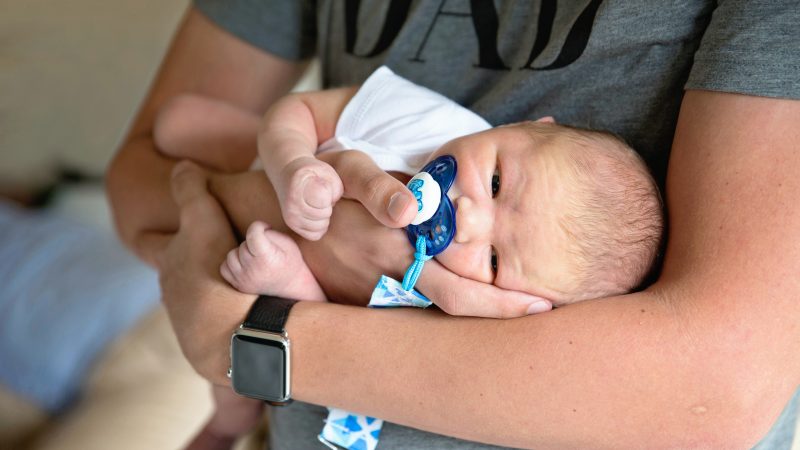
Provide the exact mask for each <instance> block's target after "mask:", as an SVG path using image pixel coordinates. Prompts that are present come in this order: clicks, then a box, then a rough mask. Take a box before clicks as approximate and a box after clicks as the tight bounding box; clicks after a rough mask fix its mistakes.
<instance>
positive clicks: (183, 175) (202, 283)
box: [157, 162, 256, 384]
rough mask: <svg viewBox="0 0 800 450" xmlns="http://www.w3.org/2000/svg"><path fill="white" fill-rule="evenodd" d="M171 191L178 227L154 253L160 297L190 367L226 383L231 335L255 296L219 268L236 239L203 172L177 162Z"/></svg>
mask: <svg viewBox="0 0 800 450" xmlns="http://www.w3.org/2000/svg"><path fill="white" fill-rule="evenodd" d="M172 195H173V199H174V200H175V203H176V204H177V206H178V208H179V210H180V227H179V229H178V232H177V233H176V234H175V235H174V236H173V237H172V239H171V240H170V241H169V243H168V244H167V245H166V247H165V248H164V251H163V252H161V253H160V255H159V256H158V257H157V266H158V268H159V274H160V278H159V279H160V283H161V293H162V300H163V302H164V305H165V306H166V309H167V313H168V314H169V317H170V321H171V322H172V328H173V330H174V331H175V334H176V335H177V337H178V342H179V343H180V346H181V350H183V353H184V355H185V356H186V358H187V359H188V360H189V362H190V363H191V364H192V366H193V367H194V369H195V370H196V371H197V372H198V373H199V374H200V375H201V376H203V377H204V378H206V379H208V380H209V381H211V382H213V383H216V384H228V378H227V376H226V372H227V369H228V366H229V364H230V360H229V350H228V345H229V342H230V336H231V333H232V332H233V331H234V330H235V329H236V327H237V326H238V325H239V324H240V323H241V322H242V320H243V319H244V317H245V315H246V314H247V311H248V310H249V309H250V306H251V305H252V303H253V302H254V301H255V298H256V296H254V295H249V294H242V293H240V292H238V291H236V290H234V289H233V288H231V287H230V286H229V285H228V284H227V283H226V282H225V281H224V280H223V279H222V276H221V275H220V273H219V265H220V262H221V261H222V260H223V259H224V258H225V255H226V254H227V252H228V251H229V250H230V249H232V248H234V247H235V246H236V240H235V238H234V235H233V231H232V230H231V226H230V224H229V223H228V220H227V218H226V216H225V212H224V211H223V210H222V208H221V207H220V205H219V203H218V202H217V200H216V199H215V198H214V197H212V196H211V195H210V194H209V192H208V189H207V177H206V174H205V173H204V172H203V171H202V170H201V169H200V168H199V167H197V166H196V165H194V164H192V163H189V162H181V163H179V164H178V165H177V166H175V169H174V170H173V172H172Z"/></svg>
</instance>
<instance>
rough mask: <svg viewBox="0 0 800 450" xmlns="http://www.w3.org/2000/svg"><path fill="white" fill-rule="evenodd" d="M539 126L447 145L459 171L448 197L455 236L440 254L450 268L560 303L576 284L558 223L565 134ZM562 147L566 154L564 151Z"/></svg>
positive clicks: (441, 151) (443, 150) (564, 196)
mask: <svg viewBox="0 0 800 450" xmlns="http://www.w3.org/2000/svg"><path fill="white" fill-rule="evenodd" d="M539 126H545V127H547V126H550V127H554V126H558V125H554V124H538V125H536V126H534V127H532V128H533V130H534V131H533V135H532V134H531V131H529V130H531V127H528V130H526V129H524V128H523V127H522V126H519V125H512V126H505V127H499V128H493V129H491V130H487V131H484V132H482V133H477V134H473V135H469V136H465V137H463V138H459V139H456V140H453V141H451V142H448V143H447V144H445V145H443V146H442V147H441V148H440V149H439V150H437V151H436V152H435V153H434V154H433V155H432V156H431V159H433V158H436V157H437V156H440V155H452V156H454V157H455V158H456V161H457V162H458V172H457V175H456V180H455V182H454V183H453V187H452V188H451V189H450V191H449V193H448V195H449V196H450V198H451V199H452V200H453V204H454V206H455V209H456V235H455V237H454V239H453V242H452V243H451V244H450V246H449V247H448V248H447V249H446V250H445V251H444V252H443V253H441V254H439V255H438V256H437V257H436V259H437V260H438V261H439V262H440V263H441V264H442V265H444V266H445V267H447V268H448V269H449V270H450V271H452V272H454V273H456V274H458V275H460V276H463V277H466V278H470V279H473V280H477V281H482V282H486V283H494V284H495V285H497V286H498V287H501V288H504V289H510V290H516V291H524V292H528V293H531V294H534V295H538V296H541V297H545V298H547V299H550V300H552V301H553V302H554V303H556V304H558V303H559V300H561V299H564V298H566V297H567V294H568V293H569V292H570V287H571V286H572V285H573V282H572V280H573V275H572V274H571V273H570V267H571V265H570V264H568V253H567V250H566V245H565V244H566V242H567V241H566V239H567V236H566V235H565V233H564V231H563V230H562V229H561V228H560V227H559V225H558V220H557V219H558V217H559V212H560V211H562V209H563V208H562V204H563V202H564V201H565V200H568V196H567V191H566V190H565V188H566V187H567V186H568V185H569V180H568V175H567V170H566V169H567V164H566V159H565V158H564V156H563V145H564V142H563V141H564V140H563V139H561V140H560V139H557V138H553V136H552V133H550V134H547V135H545V134H543V135H542V136H540V137H538V138H537V136H536V133H535V129H536V128H537V127H539ZM559 146H562V147H561V150H562V151H559Z"/></svg>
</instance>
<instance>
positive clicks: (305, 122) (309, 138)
mask: <svg viewBox="0 0 800 450" xmlns="http://www.w3.org/2000/svg"><path fill="white" fill-rule="evenodd" d="M356 90H357V88H355V87H350V88H340V89H331V90H325V91H317V92H307V93H298V94H291V95H288V96H286V97H284V98H282V99H281V100H279V101H278V102H276V103H275V104H274V105H273V106H272V107H271V108H270V109H269V111H267V113H266V114H265V116H264V120H263V122H262V125H261V129H260V130H259V132H258V155H259V157H260V159H261V162H262V164H263V166H264V171H265V172H266V174H267V177H268V178H269V180H270V182H271V183H272V185H273V186H274V188H275V192H276V193H277V195H278V201H279V203H280V206H281V212H282V214H283V217H284V220H285V222H286V225H287V226H288V227H289V228H291V229H292V230H293V231H294V232H296V233H297V234H299V235H300V236H302V237H304V238H306V239H309V240H317V239H319V238H320V237H322V235H323V234H324V233H325V231H326V230H327V229H328V223H329V219H330V216H331V212H332V207H333V204H334V203H336V202H337V201H338V200H339V198H341V196H342V192H343V188H342V182H341V180H340V179H339V176H338V175H337V174H336V172H335V171H334V170H333V168H331V167H330V166H329V165H328V164H326V163H324V162H322V161H319V160H318V159H317V158H316V157H315V156H314V155H315V154H316V152H317V147H318V146H319V145H320V144H321V143H322V142H325V141H326V140H328V139H330V138H331V137H333V135H334V132H335V131H336V122H337V121H338V119H339V116H340V115H341V113H342V110H343V109H344V107H345V105H346V104H347V102H348V101H349V100H350V99H351V98H352V97H353V95H355V93H356Z"/></svg>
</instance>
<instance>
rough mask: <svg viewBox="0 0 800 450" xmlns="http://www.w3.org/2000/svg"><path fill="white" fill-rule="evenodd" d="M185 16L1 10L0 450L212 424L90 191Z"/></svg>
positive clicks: (2, 3)
mask: <svg viewBox="0 0 800 450" xmlns="http://www.w3.org/2000/svg"><path fill="white" fill-rule="evenodd" d="M187 6H188V1H187V0H137V1H111V2H109V1H99V0H71V1H68V2H59V1H54V0H25V1H20V0H0V285H2V286H3V289H2V290H0V449H55V448H58V449H82V450H85V449H109V448H114V449H143V448H147V449H162V448H163V449H174V448H179V447H181V446H182V445H183V444H185V443H186V441H187V440H188V439H189V438H190V437H191V436H192V435H193V433H194V432H195V431H197V429H198V428H199V427H200V425H201V424H202V423H203V422H204V421H205V419H206V418H207V417H208V414H210V411H211V400H210V392H209V388H208V384H207V383H206V382H205V381H203V380H202V379H200V378H199V376H197V375H196V374H195V373H194V371H193V370H192V369H191V367H189V365H188V364H187V363H186V362H185V360H184V359H183V356H182V355H181V353H180V349H179V348H178V346H177V342H176V341H175V339H174V337H173V335H172V331H171V329H170V328H169V323H168V320H167V318H166V315H165V314H164V311H163V309H162V308H161V307H160V304H159V299H158V283H157V277H156V274H155V273H154V272H153V271H152V270H150V269H149V268H147V267H146V266H144V265H143V264H141V263H140V262H138V261H137V260H136V259H134V258H133V257H132V256H130V255H129V254H128V252H127V251H126V250H125V249H124V248H122V247H121V245H120V244H119V243H118V242H117V240H116V237H115V236H114V234H113V231H112V229H111V225H110V220H109V214H108V208H107V206H106V201H105V196H104V193H103V181H102V177H103V172H104V170H105V167H106V165H107V164H108V162H109V161H110V159H111V157H112V155H113V153H114V151H115V150H116V147H117V145H118V144H119V142H120V140H121V139H122V137H123V135H124V134H125V132H126V129H127V127H128V124H129V123H130V121H131V119H132V117H133V114H134V113H135V111H136V109H137V107H138V104H139V102H140V101H141V100H142V99H143V97H144V95H145V93H146V90H147V88H148V85H149V83H150V81H151V79H152V78H153V76H154V74H155V72H156V70H157V68H158V64H159V62H160V60H161V58H162V56H163V54H164V52H165V50H166V47H167V45H168V43H169V40H170V38H171V36H172V33H173V32H174V30H175V27H176V26H177V24H178V22H179V21H180V19H181V17H182V15H183V13H184V11H185V9H186V8H187ZM311 72H312V73H311V74H309V75H308V76H307V77H306V78H305V79H304V81H302V82H301V84H300V85H299V86H298V89H307V88H308V87H309V86H314V85H315V84H316V75H315V74H314V69H312V70H311ZM254 440H257V437H255V438H253V437H251V439H250V441H251V442H252V441H254ZM241 446H247V444H241V445H240V447H241Z"/></svg>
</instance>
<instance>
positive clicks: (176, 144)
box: [153, 94, 261, 172]
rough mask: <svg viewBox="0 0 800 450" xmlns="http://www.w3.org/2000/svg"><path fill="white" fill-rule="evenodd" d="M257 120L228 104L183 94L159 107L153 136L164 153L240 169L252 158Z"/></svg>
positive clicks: (247, 112) (222, 167) (245, 166)
mask: <svg viewBox="0 0 800 450" xmlns="http://www.w3.org/2000/svg"><path fill="white" fill-rule="evenodd" d="M260 121H261V119H260V118H259V117H258V116H257V115H256V114H253V113H252V112H250V111H246V110H244V109H241V108H238V107H236V106H234V105H231V104H229V103H225V102H222V101H219V100H215V99H212V98H208V97H202V96H199V95H191V94H185V95H180V96H177V97H175V98H173V99H172V100H170V101H168V102H167V103H165V104H164V106H162V107H161V109H160V110H159V112H158V115H157V116H156V120H155V123H154V124H153V137H154V139H155V143H156V147H157V148H158V149H160V150H161V151H162V152H163V153H164V154H165V155H168V156H171V157H173V158H178V159H190V160H192V161H195V162H197V163H199V164H202V165H204V166H207V167H210V168H212V169H216V170H222V171H226V172H241V171H243V170H247V169H248V168H249V167H250V164H251V163H252V162H253V160H254V159H255V158H256V154H257V147H256V135H257V134H258V127H259V123H260Z"/></svg>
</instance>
